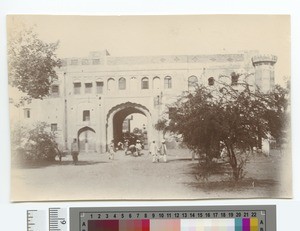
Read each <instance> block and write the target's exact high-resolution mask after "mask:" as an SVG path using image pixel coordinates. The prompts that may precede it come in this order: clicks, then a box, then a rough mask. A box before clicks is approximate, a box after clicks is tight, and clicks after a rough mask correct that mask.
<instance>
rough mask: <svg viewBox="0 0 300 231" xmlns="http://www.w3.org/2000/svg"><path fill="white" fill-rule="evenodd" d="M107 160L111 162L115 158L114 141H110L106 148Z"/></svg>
mask: <svg viewBox="0 0 300 231" xmlns="http://www.w3.org/2000/svg"><path fill="white" fill-rule="evenodd" d="M108 154H109V156H108V159H110V160H113V159H114V158H115V143H114V140H112V141H111V142H110V144H109V147H108Z"/></svg>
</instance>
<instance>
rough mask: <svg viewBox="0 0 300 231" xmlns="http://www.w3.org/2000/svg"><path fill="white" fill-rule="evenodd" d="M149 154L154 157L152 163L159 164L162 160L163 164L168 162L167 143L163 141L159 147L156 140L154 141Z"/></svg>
mask: <svg viewBox="0 0 300 231" xmlns="http://www.w3.org/2000/svg"><path fill="white" fill-rule="evenodd" d="M149 154H151V155H152V162H153V163H157V162H159V161H160V159H162V160H163V162H167V146H166V141H165V140H162V142H161V146H160V147H158V146H157V144H156V142H155V140H153V141H152V143H151V145H150V150H149Z"/></svg>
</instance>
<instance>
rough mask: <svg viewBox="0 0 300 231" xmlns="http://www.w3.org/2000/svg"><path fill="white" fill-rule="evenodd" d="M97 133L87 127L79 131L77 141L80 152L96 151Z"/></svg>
mask: <svg viewBox="0 0 300 231" xmlns="http://www.w3.org/2000/svg"><path fill="white" fill-rule="evenodd" d="M95 135H96V132H95V130H94V129H93V128H91V127H88V126H85V127H82V128H80V129H79V130H78V132H77V140H78V145H79V150H80V151H85V152H88V151H96V136H95Z"/></svg>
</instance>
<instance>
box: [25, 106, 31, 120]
mask: <svg viewBox="0 0 300 231" xmlns="http://www.w3.org/2000/svg"><path fill="white" fill-rule="evenodd" d="M24 118H25V119H29V118H30V109H29V108H25V109H24Z"/></svg>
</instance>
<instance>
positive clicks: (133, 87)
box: [130, 77, 138, 91]
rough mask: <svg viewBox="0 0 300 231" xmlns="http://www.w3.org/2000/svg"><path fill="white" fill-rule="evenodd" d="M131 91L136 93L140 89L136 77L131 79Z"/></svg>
mask: <svg viewBox="0 0 300 231" xmlns="http://www.w3.org/2000/svg"><path fill="white" fill-rule="evenodd" d="M130 89H131V90H132V91H136V90H137V89H138V81H137V79H136V77H131V78H130Z"/></svg>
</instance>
